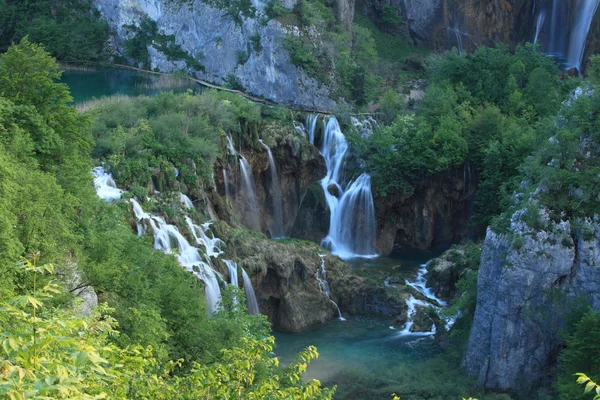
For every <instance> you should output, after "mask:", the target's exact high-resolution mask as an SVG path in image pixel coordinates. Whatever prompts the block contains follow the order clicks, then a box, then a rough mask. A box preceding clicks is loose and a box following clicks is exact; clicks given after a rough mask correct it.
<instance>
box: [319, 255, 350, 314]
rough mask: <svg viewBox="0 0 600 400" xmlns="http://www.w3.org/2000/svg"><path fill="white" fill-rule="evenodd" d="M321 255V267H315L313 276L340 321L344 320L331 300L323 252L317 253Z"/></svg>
mask: <svg viewBox="0 0 600 400" xmlns="http://www.w3.org/2000/svg"><path fill="white" fill-rule="evenodd" d="M319 257H321V269H319V268H317V272H316V273H315V278H316V279H317V283H318V285H319V290H320V291H321V293H323V294H324V295H325V296H327V298H328V299H329V301H330V302H331V303H332V304H333V305H334V306H335V308H336V309H337V312H338V318H339V320H340V321H345V320H346V319H345V318H344V317H342V312H341V311H340V308H339V307H338V305H337V303H336V302H335V301H333V299H332V298H331V290H330V289H329V282H328V281H327V272H326V271H325V254H319Z"/></svg>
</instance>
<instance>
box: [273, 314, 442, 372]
mask: <svg viewBox="0 0 600 400" xmlns="http://www.w3.org/2000/svg"><path fill="white" fill-rule="evenodd" d="M390 324H391V321H390V320H389V319H387V318H379V317H366V316H358V317H351V318H348V320H346V321H339V320H337V319H336V320H333V321H331V322H329V323H328V324H326V325H323V326H320V327H318V328H313V329H309V330H307V331H304V332H300V333H287V332H277V331H276V332H274V335H275V339H276V340H275V343H276V348H275V354H276V355H277V356H278V357H279V359H280V361H281V363H282V364H283V365H287V364H289V363H290V362H292V361H293V360H294V359H295V357H296V356H297V355H298V353H299V352H300V351H302V350H303V349H304V348H306V347H307V346H309V345H314V346H316V347H317V350H318V352H319V359H317V360H314V361H312V362H311V364H310V365H309V366H308V369H307V371H306V374H305V379H313V378H314V379H319V380H320V381H321V382H324V383H337V382H336V375H337V374H339V373H341V372H343V371H344V370H360V371H363V372H373V373H377V371H385V370H386V369H389V368H392V367H395V366H398V365H399V364H401V363H411V362H412V361H416V360H424V359H428V358H431V357H432V356H434V355H435V354H437V353H438V347H437V345H436V344H435V342H434V340H433V339H432V338H420V339H415V338H406V337H401V336H399V335H398V331H394V330H391V329H390V328H389V325H390Z"/></svg>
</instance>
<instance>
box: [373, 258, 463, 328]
mask: <svg viewBox="0 0 600 400" xmlns="http://www.w3.org/2000/svg"><path fill="white" fill-rule="evenodd" d="M425 275H427V264H423V265H421V268H420V269H419V272H418V273H417V277H416V279H415V281H414V282H410V281H409V280H405V282H406V285H407V286H410V287H412V288H413V289H415V290H416V291H417V292H419V293H420V294H421V295H423V296H425V297H426V298H428V299H429V300H431V301H433V302H434V303H435V304H431V303H428V302H426V301H423V300H418V299H415V297H414V296H413V295H412V294H411V295H410V297H409V298H408V299H406V306H407V307H408V312H407V315H406V324H405V325H404V329H402V331H400V332H399V335H401V336H431V335H435V333H436V327H435V324H432V327H431V330H430V331H429V332H412V331H411V329H412V327H413V325H414V317H415V315H416V314H417V306H420V307H431V308H433V309H435V310H436V311H438V313H439V311H440V308H441V307H446V306H447V305H448V303H446V302H445V301H443V300H442V299H439V298H437V297H436V295H435V293H433V290H431V289H430V288H428V287H427V279H426V278H425ZM384 284H385V283H384ZM458 317H460V314H456V315H454V316H452V317H449V318H447V320H446V324H445V326H444V327H445V329H446V330H450V328H451V327H452V326H453V325H454V323H455V322H456V319H457V318H458Z"/></svg>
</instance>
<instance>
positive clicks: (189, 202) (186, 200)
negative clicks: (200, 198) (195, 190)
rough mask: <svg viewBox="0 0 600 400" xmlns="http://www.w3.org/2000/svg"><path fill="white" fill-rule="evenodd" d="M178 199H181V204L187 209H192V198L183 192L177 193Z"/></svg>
mask: <svg viewBox="0 0 600 400" xmlns="http://www.w3.org/2000/svg"><path fill="white" fill-rule="evenodd" d="M179 200H180V201H181V204H183V205H184V206H185V208H187V209H188V210H193V209H194V203H192V200H191V199H190V198H189V197H187V196H186V195H185V194H183V193H179Z"/></svg>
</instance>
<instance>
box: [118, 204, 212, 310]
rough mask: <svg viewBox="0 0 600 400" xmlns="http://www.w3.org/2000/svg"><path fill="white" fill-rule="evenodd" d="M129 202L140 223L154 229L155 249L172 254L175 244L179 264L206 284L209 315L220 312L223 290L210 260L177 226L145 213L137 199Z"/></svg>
mask: <svg viewBox="0 0 600 400" xmlns="http://www.w3.org/2000/svg"><path fill="white" fill-rule="evenodd" d="M129 201H130V202H131V204H132V205H133V211H134V213H135V216H136V218H137V219H138V223H139V224H142V225H143V223H144V221H147V222H148V223H149V224H150V226H151V227H152V230H153V232H154V248H155V249H157V250H160V251H162V252H163V253H165V254H172V253H173V249H172V245H173V244H175V245H176V246H177V254H176V258H177V261H178V262H179V264H180V265H181V266H182V267H184V268H185V269H187V270H188V271H190V272H191V273H193V274H194V275H196V276H197V277H198V278H200V279H201V280H202V281H203V282H204V283H205V284H206V287H205V295H206V304H207V306H208V312H209V314H210V315H212V314H213V313H214V312H215V311H217V310H218V304H219V302H220V300H221V288H220V287H219V281H218V275H217V273H216V272H215V271H214V270H213V269H212V267H211V266H210V264H209V263H210V258H208V259H207V260H206V261H205V260H203V259H202V256H201V255H200V251H199V249H198V248H196V247H194V246H192V245H190V244H189V242H188V241H187V240H186V239H185V237H184V236H183V235H182V234H181V233H180V232H179V230H178V229H177V227H176V226H174V225H170V224H167V223H166V222H165V220H164V219H163V218H161V217H158V216H155V215H152V214H149V213H146V212H144V210H143V209H142V207H141V205H140V204H139V203H138V202H137V201H136V200H135V199H130V200H129ZM189 223H190V222H189V221H188V224H189Z"/></svg>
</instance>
